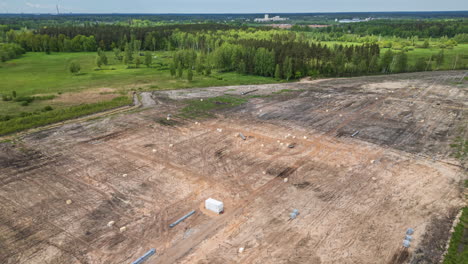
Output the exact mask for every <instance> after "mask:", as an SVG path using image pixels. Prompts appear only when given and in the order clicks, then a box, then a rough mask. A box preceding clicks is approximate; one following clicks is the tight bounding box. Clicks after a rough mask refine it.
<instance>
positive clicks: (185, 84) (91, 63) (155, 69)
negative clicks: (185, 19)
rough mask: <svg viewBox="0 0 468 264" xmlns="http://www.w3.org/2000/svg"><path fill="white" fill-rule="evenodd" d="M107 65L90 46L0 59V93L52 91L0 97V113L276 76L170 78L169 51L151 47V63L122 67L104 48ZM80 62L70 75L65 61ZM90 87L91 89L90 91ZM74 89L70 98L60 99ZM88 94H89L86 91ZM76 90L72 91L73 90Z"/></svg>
mask: <svg viewBox="0 0 468 264" xmlns="http://www.w3.org/2000/svg"><path fill="white" fill-rule="evenodd" d="M107 56H108V58H109V65H107V66H102V68H101V69H99V68H98V67H97V66H96V64H95V58H96V53H95V52H77V53H52V54H50V55H47V54H45V53H42V52H28V53H26V54H25V55H23V56H22V57H21V58H18V59H14V60H11V61H8V62H5V63H3V64H0V94H6V95H11V94H12V93H13V91H15V92H16V94H17V97H21V96H23V97H24V96H44V95H53V96H55V98H53V99H52V100H34V101H33V102H32V103H30V104H29V105H27V106H22V105H21V104H19V103H18V102H14V101H8V102H5V101H1V102H0V115H15V114H18V113H20V112H32V111H36V110H40V109H42V108H43V107H45V106H48V105H50V106H51V107H53V108H62V107H67V106H72V105H77V104H82V103H89V102H95V101H96V100H99V97H101V98H103V99H106V98H111V97H117V96H121V95H127V94H129V92H131V91H134V90H165V89H183V88H191V87H209V86H225V85H239V84H262V83H273V82H277V81H276V80H275V79H273V78H268V77H261V76H251V75H241V74H237V73H232V72H228V73H217V72H216V71H213V73H212V75H211V76H204V75H197V74H195V75H194V79H193V80H192V81H188V80H187V79H186V78H185V77H182V78H179V79H178V78H174V77H172V76H171V75H170V72H169V69H168V66H167V64H168V63H169V61H170V60H171V59H170V57H171V52H155V53H154V59H153V64H152V65H151V67H147V66H145V65H140V67H139V68H131V69H127V66H126V65H124V64H122V63H120V62H119V61H116V60H114V59H113V54H112V52H107ZM72 61H75V62H78V63H79V64H80V65H81V72H80V73H79V74H78V75H72V74H71V73H70V72H69V70H68V65H69V64H70V63H71V62H72ZM93 91H94V92H93ZM67 93H73V94H74V100H61V98H65V97H70V95H67ZM90 94H91V95H92V96H90ZM96 94H98V95H102V96H96ZM75 95H76V96H75Z"/></svg>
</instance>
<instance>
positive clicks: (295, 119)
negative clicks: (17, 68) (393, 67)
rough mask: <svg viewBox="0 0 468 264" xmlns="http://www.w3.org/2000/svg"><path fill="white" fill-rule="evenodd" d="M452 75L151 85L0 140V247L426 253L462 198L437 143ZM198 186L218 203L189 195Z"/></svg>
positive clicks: (459, 94) (455, 115) (164, 253)
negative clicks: (238, 100) (127, 107)
mask: <svg viewBox="0 0 468 264" xmlns="http://www.w3.org/2000/svg"><path fill="white" fill-rule="evenodd" d="M463 74H464V72H461V71H453V72H436V73H433V72H431V73H412V74H401V75H392V76H374V77H360V78H346V79H331V80H319V81H306V82H301V83H291V84H274V85H258V86H238V87H216V88H204V89H190V90H184V91H181V90H178V91H165V92H155V93H153V95H148V94H146V95H145V98H146V99H143V100H144V101H148V102H151V104H150V105H148V106H149V108H148V110H145V111H140V112H136V113H129V114H121V115H118V116H113V117H108V118H103V119H99V120H93V121H89V122H85V123H75V124H66V125H63V126H60V127H56V128H52V129H49V130H46V131H42V132H38V133H34V134H31V135H28V136H26V137H24V138H22V140H21V141H19V142H15V143H14V144H11V143H2V144H0V200H1V203H0V212H1V213H0V259H1V260H2V263H130V262H132V261H134V260H135V259H137V258H138V257H140V256H141V255H143V254H144V253H145V252H146V251H148V250H149V249H151V248H155V249H156V250H157V253H156V255H154V256H152V257H151V258H150V259H149V260H148V262H147V263H199V264H201V263H223V264H225V263H408V262H413V263H438V261H439V260H440V258H441V257H442V256H441V255H442V253H443V250H444V248H443V247H442V246H441V245H445V242H446V241H447V239H448V237H449V235H450V234H449V229H450V227H451V224H452V221H453V219H454V217H455V215H456V211H457V210H458V209H460V208H461V207H462V206H464V205H465V200H464V199H463V196H462V188H461V183H462V181H463V180H464V179H466V170H465V169H464V168H463V166H462V165H461V163H460V161H458V160H455V159H454V158H452V157H451V156H450V153H451V148H450V146H449V144H450V143H452V140H453V138H455V137H457V136H463V137H466V129H465V132H464V131H463V130H462V128H464V127H465V128H466V124H467V118H466V113H467V110H468V105H467V104H468V100H467V91H468V88H467V87H468V85H467V81H465V80H463V79H462V80H460V78H462V76H463ZM284 89H287V91H284ZM252 90H258V91H255V92H253V93H249V94H248V95H241V93H242V92H245V91H252ZM281 90H283V91H281ZM226 93H228V94H232V95H236V96H243V97H245V98H248V99H249V101H248V103H246V104H243V105H241V106H238V107H235V108H232V109H227V110H223V111H218V112H216V113H215V114H216V118H210V119H204V120H189V119H182V118H179V117H177V113H178V110H179V109H180V107H181V105H183V102H180V101H173V100H182V99H188V98H203V97H210V96H218V95H223V94H226ZM153 101H154V103H153ZM167 114H172V120H171V121H173V122H162V121H161V120H165V117H166V116H167ZM358 131H359V133H357V134H355V133H356V132H358ZM240 132H241V133H242V134H243V135H245V136H246V137H247V139H246V140H245V141H244V140H242V139H241V138H240V137H238V136H237V135H238V133H240ZM353 134H355V136H354V137H352V135H353ZM292 143H294V144H295V147H294V148H289V147H288V146H289V145H290V144H292ZM286 178H287V179H288V180H287V182H285V180H284V179H286ZM209 197H211V198H215V199H218V200H222V201H223V202H224V204H225V213H224V214H221V215H213V214H211V213H208V212H206V210H203V209H201V208H200V207H201V204H202V203H203V201H204V200H205V199H207V198H209ZM293 209H298V210H299V213H300V214H299V216H298V217H297V218H296V219H294V220H291V219H289V213H291V212H292V210H293ZM191 210H196V213H195V214H194V215H192V216H191V217H190V218H188V219H186V220H185V221H183V222H182V223H180V224H179V225H177V226H176V227H174V228H169V224H170V223H172V222H173V221H175V220H177V219H178V218H180V217H181V216H183V215H184V214H186V213H188V212H189V211H191ZM111 221H114V224H113V225H111V226H108V224H109V222H111ZM122 227H125V228H124V229H122ZM409 227H411V228H413V229H414V230H415V233H414V235H413V241H412V243H411V247H410V248H409V249H404V248H403V247H402V242H403V239H404V237H405V231H406V229H407V228H409ZM439 246H440V247H442V250H439V249H438V247H439ZM241 247H242V248H245V250H244V252H243V253H239V248H241ZM435 247H437V248H435Z"/></svg>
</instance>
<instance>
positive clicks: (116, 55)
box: [114, 48, 123, 61]
mask: <svg viewBox="0 0 468 264" xmlns="http://www.w3.org/2000/svg"><path fill="white" fill-rule="evenodd" d="M114 58H115V59H116V60H118V61H121V60H122V59H123V57H122V54H121V52H120V49H119V48H115V49H114Z"/></svg>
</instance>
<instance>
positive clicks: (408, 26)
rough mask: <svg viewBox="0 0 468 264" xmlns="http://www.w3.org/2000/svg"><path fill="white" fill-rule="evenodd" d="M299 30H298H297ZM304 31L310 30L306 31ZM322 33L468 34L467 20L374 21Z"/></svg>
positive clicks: (350, 24)
mask: <svg viewBox="0 0 468 264" xmlns="http://www.w3.org/2000/svg"><path fill="white" fill-rule="evenodd" d="M297 29H298V28H296V30H297ZM304 30H308V29H305V28H304ZM317 30H318V31H320V32H327V33H331V32H342V33H351V34H359V35H381V36H397V37H401V38H409V37H413V36H418V37H421V38H430V37H431V38H439V37H443V36H447V37H454V36H456V35H457V34H463V33H466V32H468V21H467V20H466V19H461V20H450V21H424V20H416V21H415V20H406V21H404V20H397V21H392V20H388V19H385V20H373V21H368V22H360V23H348V24H340V25H336V26H332V27H327V28H320V29H317Z"/></svg>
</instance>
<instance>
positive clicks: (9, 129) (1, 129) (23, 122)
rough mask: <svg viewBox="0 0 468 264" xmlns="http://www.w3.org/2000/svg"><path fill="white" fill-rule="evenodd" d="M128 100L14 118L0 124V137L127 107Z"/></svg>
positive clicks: (115, 99)
mask: <svg viewBox="0 0 468 264" xmlns="http://www.w3.org/2000/svg"><path fill="white" fill-rule="evenodd" d="M130 103H131V100H130V98H128V97H126V96H121V97H117V98H114V99H112V100H111V101H107V102H99V103H94V104H83V105H78V106H72V107H69V108H62V109H57V110H52V111H48V112H39V113H36V114H33V115H29V116H24V117H16V118H13V119H10V120H7V121H3V122H0V135H6V134H10V133H14V132H18V131H21V130H25V129H29V128H34V127H39V126H44V125H48V124H52V123H56V122H60V121H64V120H67V119H72V118H76V117H80V116H84V115H89V114H92V113H96V112H99V111H103V110H106V109H111V108H115V107H119V106H123V105H129V104H130Z"/></svg>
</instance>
